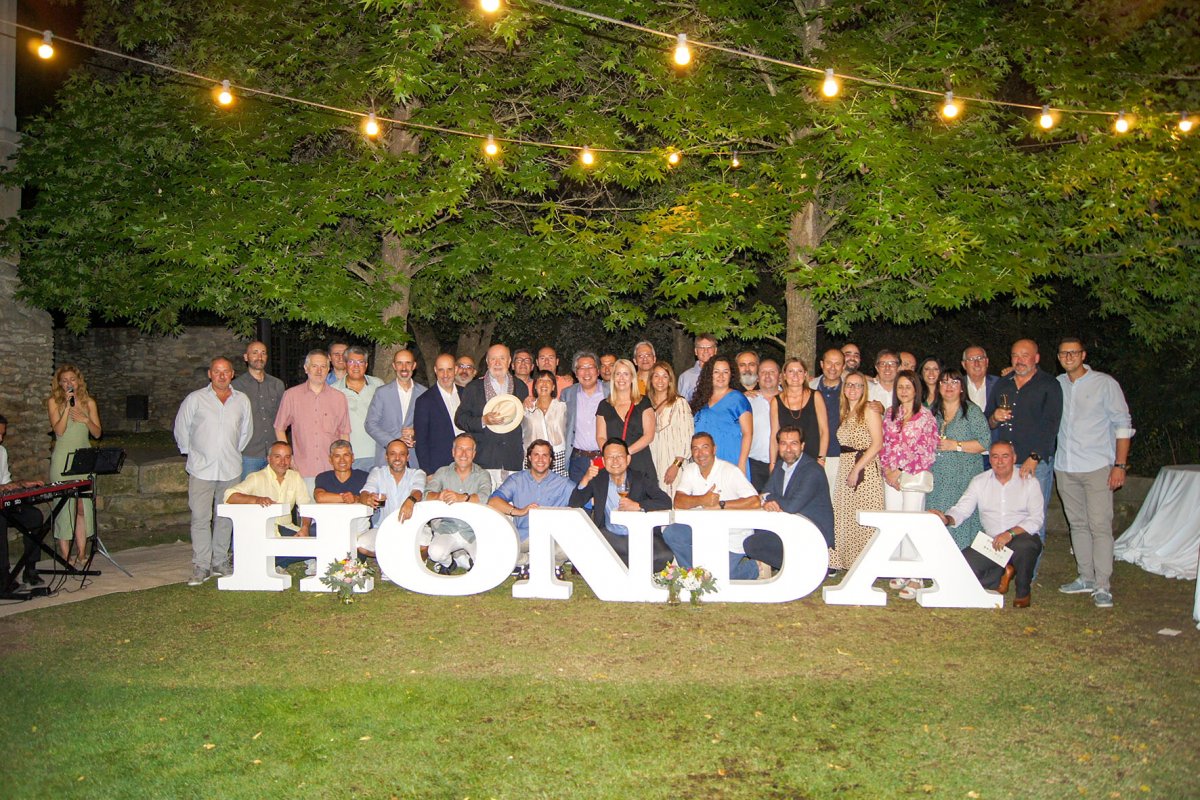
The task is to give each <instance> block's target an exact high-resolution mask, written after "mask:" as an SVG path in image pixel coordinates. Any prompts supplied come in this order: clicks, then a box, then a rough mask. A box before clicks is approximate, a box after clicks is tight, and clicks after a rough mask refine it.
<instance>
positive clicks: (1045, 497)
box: [1033, 458, 1054, 544]
mask: <svg viewBox="0 0 1200 800" xmlns="http://www.w3.org/2000/svg"><path fill="white" fill-rule="evenodd" d="M1033 477H1035V478H1037V482H1038V486H1040V487H1042V515H1043V517H1044V516H1045V513H1046V510H1047V509H1048V508H1050V492H1051V491H1052V490H1053V489H1054V459H1053V458H1043V459H1042V460H1041V461H1039V462H1038V465H1037V469H1036V470H1034V473H1033ZM1037 535H1038V538H1039V539H1041V540H1042V544H1045V543H1046V521H1045V519H1043V520H1042V529H1041V530H1040V531H1038V532H1037Z"/></svg>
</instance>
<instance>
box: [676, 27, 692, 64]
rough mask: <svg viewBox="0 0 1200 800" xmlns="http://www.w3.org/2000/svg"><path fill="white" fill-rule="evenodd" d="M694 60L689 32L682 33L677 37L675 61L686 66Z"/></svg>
mask: <svg viewBox="0 0 1200 800" xmlns="http://www.w3.org/2000/svg"><path fill="white" fill-rule="evenodd" d="M691 61H692V50H691V48H689V47H688V43H687V34H686V33H681V34H679V36H678V37H676V39H675V63H676V64H678V65H679V66H681V67H686V66H687V65H688V64H690V63H691Z"/></svg>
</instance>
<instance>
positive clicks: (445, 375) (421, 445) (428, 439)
mask: <svg viewBox="0 0 1200 800" xmlns="http://www.w3.org/2000/svg"><path fill="white" fill-rule="evenodd" d="M433 372H434V374H435V375H436V376H437V383H436V384H435V385H434V387H433V388H432V389H430V390H429V391H427V392H425V393H424V394H422V395H420V396H419V397H418V398H417V399H416V402H415V403H413V405H414V406H416V411H415V412H413V434H414V435H415V436H416V439H417V466H418V467H420V468H421V471H423V472H424V473H425V474H426V475H433V473H435V472H437V471H438V470H439V469H441V468H442V467H444V466H446V465H447V464H450V463H453V461H454V456H453V453H452V450H453V449H454V437H455V436H457V435H458V434H459V433H460V431H458V430H457V429H456V428H455V427H454V412H455V411H457V410H458V404H459V402H460V396H459V391H458V386H457V385H456V384H455V383H454V356H452V355H450V354H449V353H442V354H441V355H440V356H438V357H437V360H436V361H434V362H433Z"/></svg>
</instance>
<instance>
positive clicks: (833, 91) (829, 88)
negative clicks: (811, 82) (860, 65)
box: [821, 69, 842, 97]
mask: <svg viewBox="0 0 1200 800" xmlns="http://www.w3.org/2000/svg"><path fill="white" fill-rule="evenodd" d="M841 90H842V87H841V85H840V84H839V83H838V82H837V78H835V77H833V70H832V69H827V70H825V82H824V83H822V84H821V94H823V95H825V96H826V97H837V95H838V92H840V91H841Z"/></svg>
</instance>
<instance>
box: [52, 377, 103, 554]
mask: <svg viewBox="0 0 1200 800" xmlns="http://www.w3.org/2000/svg"><path fill="white" fill-rule="evenodd" d="M46 406H47V410H48V411H49V414H50V427H52V428H53V429H54V453H53V454H52V455H51V456H50V480H52V481H61V480H65V478H64V476H63V474H62V473H63V470H64V469H66V467H67V460H68V458H69V457H70V455H71V453H73V452H75V451H76V450H79V449H81V448H86V447H90V446H91V443H90V442H89V441H88V437H92V438H97V439H98V438H99V437H100V412H99V411H98V410H97V409H96V399H95V398H94V397H92V396H91V395H90V394H88V390H87V381H85V380H84V379H83V373H82V372H80V371H79V368H78V367H76V366H75V365H74V364H63V365H62V366H60V367H59V368H58V369H57V370H56V371H55V373H54V385H53V386H52V387H51V390H50V399H49V401H47V403H46ZM75 477H78V476H75ZM94 502H95V501H93V500H84V501H83V502H79V501H76V500H68V501H67V502H66V503H65V504H64V505H63V507H62V510H61V511H60V512H59V513H58V515H57V516H56V517H55V518H54V539H55V541H56V542H57V543H58V552H59V554H60V555H61V556H62V557H63V558H64V559H70V560H71V561H72V562H74V563H77V564H83V563H85V562H86V561H87V537H89V536H91V535H92V533H93V532H94V531H95V508H94V506H93V503H94ZM72 540H74V542H75V547H74V548H73V549H72V547H71V541H72Z"/></svg>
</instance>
